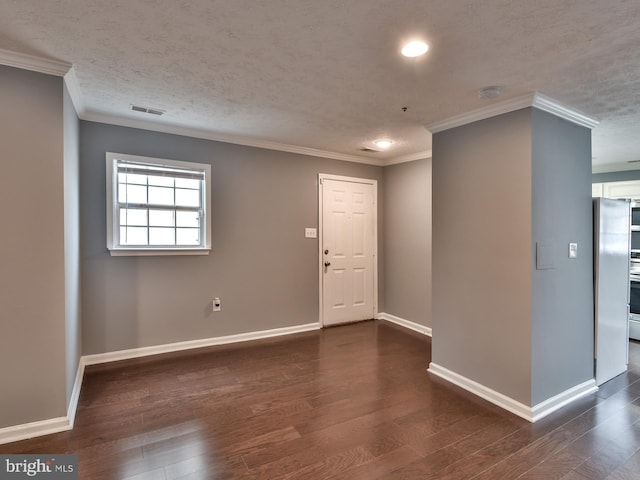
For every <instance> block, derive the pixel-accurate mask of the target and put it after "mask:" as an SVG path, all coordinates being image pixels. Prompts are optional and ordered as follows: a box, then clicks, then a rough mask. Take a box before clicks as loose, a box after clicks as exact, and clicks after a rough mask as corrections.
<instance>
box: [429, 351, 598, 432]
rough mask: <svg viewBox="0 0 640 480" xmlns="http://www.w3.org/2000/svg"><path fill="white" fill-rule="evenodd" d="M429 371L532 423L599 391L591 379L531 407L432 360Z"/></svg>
mask: <svg viewBox="0 0 640 480" xmlns="http://www.w3.org/2000/svg"><path fill="white" fill-rule="evenodd" d="M428 371H429V372H430V373H432V374H434V375H436V376H438V377H440V378H443V379H444V380H446V381H448V382H451V383H453V384H454V385H457V386H459V387H460V388H463V389H465V390H467V391H468V392H471V393H473V394H474V395H477V396H479V397H481V398H484V399H485V400H487V401H489V402H491V403H493V404H494V405H497V406H498V407H500V408H503V409H505V410H507V411H509V412H511V413H513V414H515V415H518V416H519V417H521V418H524V419H525V420H528V421H529V422H532V423H533V422H537V421H538V420H540V419H542V418H544V417H546V416H547V415H550V414H551V413H553V412H555V411H556V410H559V409H560V408H562V407H564V406H566V405H569V404H570V403H571V402H574V401H576V400H578V399H579V398H582V397H584V396H586V395H589V394H591V393H594V392H597V391H598V387H597V386H596V382H595V380H594V379H591V380H587V381H586V382H583V383H581V384H579V385H576V386H574V387H571V388H569V389H567V390H565V391H563V392H561V393H559V394H558V395H555V396H553V397H551V398H549V399H547V400H545V401H543V402H540V403H538V404H537V405H535V406H533V407H530V406H528V405H525V404H523V403H521V402H518V401H517V400H514V399H513V398H511V397H508V396H506V395H503V394H502V393H500V392H496V391H495V390H492V389H491V388H489V387H486V386H484V385H482V384H480V383H478V382H476V381H474V380H471V379H469V378H467V377H464V376H462V375H460V374H458V373H456V372H453V371H451V370H449V369H448V368H445V367H443V366H441V365H438V364H437V363H434V362H431V363H430V364H429V369H428Z"/></svg>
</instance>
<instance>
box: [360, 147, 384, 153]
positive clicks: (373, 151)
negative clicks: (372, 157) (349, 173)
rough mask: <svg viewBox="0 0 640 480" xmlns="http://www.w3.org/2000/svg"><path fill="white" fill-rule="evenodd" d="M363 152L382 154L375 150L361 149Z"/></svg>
mask: <svg viewBox="0 0 640 480" xmlns="http://www.w3.org/2000/svg"><path fill="white" fill-rule="evenodd" d="M360 151H361V152H371V153H380V150H374V149H373V148H368V147H364V148H361V149H360Z"/></svg>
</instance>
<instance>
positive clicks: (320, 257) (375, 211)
mask: <svg viewBox="0 0 640 480" xmlns="http://www.w3.org/2000/svg"><path fill="white" fill-rule="evenodd" d="M324 180H337V181H340V182H351V183H365V184H368V185H373V317H374V318H377V316H378V181H377V180H373V179H370V178H356V177H345V176H342V175H332V174H329V173H319V174H318V283H319V296H318V300H319V302H318V303H319V310H320V311H319V319H318V323H319V324H320V327H324V307H323V303H324V302H323V291H322V287H323V283H324V282H323V275H324V264H323V255H324V253H323V248H322V241H323V238H324V236H323V233H324V225H323V222H324V217H323V214H324V211H323V210H324V208H323V188H322V182H323V181H324Z"/></svg>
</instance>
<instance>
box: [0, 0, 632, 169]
mask: <svg viewBox="0 0 640 480" xmlns="http://www.w3.org/2000/svg"><path fill="white" fill-rule="evenodd" d="M413 37H422V38H424V39H425V40H427V41H428V43H429V44H430V45H431V50H430V51H429V52H428V53H427V55H425V56H424V57H421V58H418V59H407V58H404V57H401V56H400V55H399V49H400V46H401V45H402V43H403V42H404V41H405V40H408V39H411V38H413ZM0 48H2V49H6V50H12V51H16V52H20V53H25V54H31V55H38V56H43V57H47V58H53V59H57V60H62V61H66V62H69V63H72V64H73V65H74V67H75V73H76V77H77V80H78V86H79V91H80V94H81V98H82V104H83V112H81V115H82V116H83V117H90V116H92V115H93V116H96V115H108V116H113V117H120V118H133V119H139V120H149V121H156V122H161V123H165V124H167V125H173V126H181V127H187V128H192V129H197V130H202V131H207V132H212V133H214V134H219V135H221V136H225V135H228V136H237V137H245V138H248V139H254V140H260V141H266V142H277V143H283V144H290V145H298V146H303V147H308V148H314V149H320V150H326V151H330V152H337V153H341V154H349V155H362V156H365V157H369V158H379V159H392V158H396V157H402V156H406V155H411V154H414V153H416V152H424V151H426V150H429V149H430V148H431V135H430V134H429V132H428V131H427V130H426V129H425V128H424V125H427V124H431V123H434V122H438V121H441V120H444V119H446V118H449V117H451V116H454V115H458V114H461V113H465V112H468V111H471V110H474V109H477V108H480V107H483V106H487V105H488V104H490V102H495V101H496V100H493V101H489V103H488V101H486V100H480V99H479V98H478V95H477V90H478V89H479V88H481V87H483V86H486V85H500V86H502V87H503V95H502V96H501V97H500V99H499V100H504V99H509V98H514V97H518V96H521V95H522V94H525V93H530V92H532V91H539V92H541V93H544V94H545V95H547V96H549V97H551V98H553V99H555V100H557V101H559V102H561V103H562V104H565V105H568V106H571V107H573V108H576V109H578V110H581V111H583V112H584V113H586V114H587V115H590V116H593V117H596V118H598V119H599V120H600V121H601V123H600V125H599V126H598V127H596V128H595V129H594V132H593V154H594V165H600V166H603V165H606V164H619V163H625V162H628V161H630V160H640V1H638V0H633V1H623V0H609V1H606V2H605V1H595V0H594V1H588V0H573V1H572V0H563V1H558V0H536V1H535V2H534V1H530V0H526V1H525V0H516V1H513V0H484V1H477V0H466V1H461V0H440V1H428V0H402V1H399V0H377V1H376V0H313V1H311V0H264V1H263V0H224V1H219V0H189V1H187V0H182V1H178V0H157V1H150V0H148V1H142V0H127V1H116V0H112V1H104V0H82V1H78V0H66V1H65V0H14V1H12V0H0ZM130 104H137V105H143V106H150V107H154V108H159V109H162V110H166V115H164V116H163V117H161V118H152V117H149V116H148V115H145V114H140V113H135V112H131V111H130V110H129V105H130ZM405 106H406V107H408V110H407V111H406V112H403V111H402V107H405ZM105 118H106V117H105ZM380 137H388V138H392V139H393V140H394V141H395V144H394V145H393V147H392V148H390V149H389V150H388V151H386V152H381V153H373V154H365V153H362V152H359V149H361V148H363V147H373V144H372V141H373V140H374V139H376V138H380Z"/></svg>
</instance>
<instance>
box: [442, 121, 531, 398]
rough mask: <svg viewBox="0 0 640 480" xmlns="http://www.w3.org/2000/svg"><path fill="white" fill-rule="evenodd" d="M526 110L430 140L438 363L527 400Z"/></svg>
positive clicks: (528, 188) (528, 194) (528, 176)
mask: <svg viewBox="0 0 640 480" xmlns="http://www.w3.org/2000/svg"><path fill="white" fill-rule="evenodd" d="M530 252H531V109H524V110H519V111H516V112H512V113H508V114H504V115H500V116H497V117H493V118H490V119H487V120H483V121H480V122H476V123H472V124H469V125H464V126H461V127H458V128H454V129H451V130H447V131H444V132H440V133H436V134H435V135H434V136H433V318H432V322H433V341H432V342H433V344H432V355H433V357H432V359H433V362H435V363H436V364H438V365H440V366H442V367H445V368H448V369H449V370H452V371H454V372H456V373H458V374H460V375H463V376H465V377H467V378H470V379H472V380H475V381H476V382H478V383H481V384H482V385H485V386H486V387H489V388H491V389H493V390H496V391H498V392H500V393H502V394H504V395H507V396H509V397H511V398H513V399H515V400H517V401H520V402H522V403H524V404H526V405H529V404H530V400H531V381H530V378H531V323H530V318H531V313H530V312H531V254H530Z"/></svg>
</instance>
